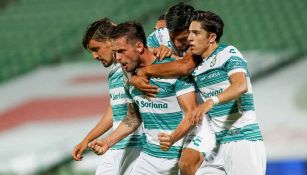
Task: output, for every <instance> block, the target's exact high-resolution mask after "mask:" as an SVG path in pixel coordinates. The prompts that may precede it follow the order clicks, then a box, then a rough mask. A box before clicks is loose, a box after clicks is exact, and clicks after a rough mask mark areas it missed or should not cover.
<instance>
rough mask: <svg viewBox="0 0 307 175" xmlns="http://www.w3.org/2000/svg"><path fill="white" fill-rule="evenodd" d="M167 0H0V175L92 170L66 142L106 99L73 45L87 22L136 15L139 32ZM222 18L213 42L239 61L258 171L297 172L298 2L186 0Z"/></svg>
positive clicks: (300, 154)
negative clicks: (247, 76) (245, 64)
mask: <svg viewBox="0 0 307 175" xmlns="http://www.w3.org/2000/svg"><path fill="white" fill-rule="evenodd" d="M176 2H177V1H174V0H159V1H145V0H129V1H127V0H116V1H114V0H91V1H84V0H52V1H51V0H1V1H0V41H1V42H0V175H2V174H6V175H14V174H37V175H40V174H48V175H53V174H56V175H71V174H77V175H83V174H86V175H87V174H93V173H94V171H95V168H96V166H97V164H99V157H98V156H95V155H94V154H92V153H88V154H86V155H85V156H84V160H83V161H81V162H74V161H73V160H72V158H71V156H70V152H71V150H72V149H73V147H74V146H75V145H76V144H77V143H79V141H81V139H82V138H83V137H84V136H85V135H86V134H87V133H88V132H89V130H90V129H91V128H92V127H93V126H94V125H95V123H96V122H97V121H98V120H99V117H100V115H101V114H103V112H104V110H105V108H106V105H107V103H108V92H107V81H106V75H107V70H105V69H103V67H102V66H101V65H99V64H98V63H96V62H94V61H92V60H91V57H90V55H89V54H88V53H87V52H86V51H84V49H82V47H81V39H82V34H83V32H84V30H85V28H86V26H87V25H88V24H89V23H91V22H92V21H94V20H97V19H99V18H102V17H109V18H111V19H112V20H114V21H115V22H117V23H119V22H122V21H125V20H133V19H134V20H136V21H139V22H141V23H142V24H143V25H144V27H145V29H146V32H147V34H149V33H150V32H151V31H152V30H153V26H154V23H155V21H156V20H157V18H158V16H160V15H161V14H163V13H164V12H165V11H166V9H167V7H169V6H170V5H172V4H174V3H176ZM185 2H187V3H189V4H191V5H193V6H194V7H195V8H196V9H205V10H211V11H214V12H216V13H218V14H219V15H220V16H221V17H222V18H223V19H224V22H225V28H224V36H223V37H222V40H221V43H228V44H232V45H234V46H236V47H237V48H239V50H242V51H243V54H244V56H245V57H246V59H247V60H248V61H249V69H250V72H251V75H252V82H253V89H254V92H255V102H256V111H257V114H258V119H259V122H260V125H261V128H262V131H263V135H264V139H265V144H266V149H267V156H268V164H267V175H306V174H307V163H306V160H307V127H306V123H307V93H306V89H307V40H306V38H307V10H306V9H307V1H306V0H291V1H288V0H231V1H230V0H190V1H185Z"/></svg>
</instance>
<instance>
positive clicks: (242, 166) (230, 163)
mask: <svg viewBox="0 0 307 175" xmlns="http://www.w3.org/2000/svg"><path fill="white" fill-rule="evenodd" d="M223 26H224V24H223V21H222V19H221V18H220V17H219V16H218V15H216V14H214V13H212V12H209V11H198V12H197V13H196V14H195V16H194V17H193V18H192V23H191V25H190V28H189V31H190V35H189V38H188V40H189V43H190V49H191V51H192V53H193V54H194V55H200V56H201V57H202V59H203V60H202V63H201V64H200V65H199V66H197V67H196V69H195V70H194V71H193V73H192V75H193V77H195V78H194V79H195V81H196V84H197V85H198V88H199V89H200V91H201V92H202V98H203V100H204V103H202V104H201V105H199V106H198V107H197V108H196V109H195V110H194V111H193V117H195V118H200V117H202V116H203V114H205V113H208V114H209V116H210V118H211V120H212V126H213V128H214V130H215V134H216V137H217V142H218V147H217V148H216V149H215V150H214V153H215V154H216V157H215V158H214V160H213V162H211V163H212V165H214V164H220V163H221V164H222V165H223V169H224V172H225V173H226V174H235V175H246V174H249V175H264V174H265V167H266V156H265V148H264V143H263V139H262V135H261V132H260V128H259V125H258V123H257V119H256V113H255V108H254V101H253V91H252V85H251V81H250V75H249V72H248V69H247V62H246V60H245V59H244V58H243V56H242V54H241V53H240V52H239V51H238V49H237V48H235V47H234V46H231V45H222V44H219V40H220V38H221V36H222V34H223ZM207 166H208V164H207ZM203 170H204V171H202V172H200V174H207V172H206V169H203ZM218 171H219V170H218Z"/></svg>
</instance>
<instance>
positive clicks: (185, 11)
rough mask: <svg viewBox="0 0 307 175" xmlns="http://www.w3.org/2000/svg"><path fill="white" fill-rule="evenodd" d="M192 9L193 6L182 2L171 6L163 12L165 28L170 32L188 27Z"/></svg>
mask: <svg viewBox="0 0 307 175" xmlns="http://www.w3.org/2000/svg"><path fill="white" fill-rule="evenodd" d="M194 10H195V9H194V7H192V6H191V5H188V4H185V3H183V2H180V3H177V4H175V5H173V6H171V7H170V8H169V9H168V10H167V11H166V13H165V21H166V28H167V29H168V30H169V31H170V32H181V31H184V30H186V29H188V28H189V26H190V23H191V17H192V15H193V12H194Z"/></svg>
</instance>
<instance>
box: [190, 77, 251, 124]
mask: <svg viewBox="0 0 307 175" xmlns="http://www.w3.org/2000/svg"><path fill="white" fill-rule="evenodd" d="M229 81H230V86H229V87H228V88H227V89H225V91H224V92H222V93H220V94H218V95H217V96H215V97H213V98H210V99H209V100H207V101H205V102H204V103H202V104H201V105H199V106H198V107H197V108H195V110H194V111H193V114H192V116H193V118H194V119H195V120H198V118H201V117H202V116H203V115H204V114H205V113H207V112H209V111H210V110H211V109H212V108H213V106H214V103H215V102H214V100H213V99H214V98H215V99H216V100H217V101H218V103H225V102H228V101H231V100H234V99H237V98H239V97H240V96H241V95H242V94H244V93H245V92H247V90H248V88H247V81H246V74H245V73H243V72H237V73H234V74H232V75H231V76H230V77H229Z"/></svg>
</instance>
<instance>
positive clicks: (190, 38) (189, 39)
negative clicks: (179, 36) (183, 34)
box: [188, 33, 192, 43]
mask: <svg viewBox="0 0 307 175" xmlns="http://www.w3.org/2000/svg"><path fill="white" fill-rule="evenodd" d="M191 41H192V33H190V34H189V36H188V42H189V43H190V42H191Z"/></svg>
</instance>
